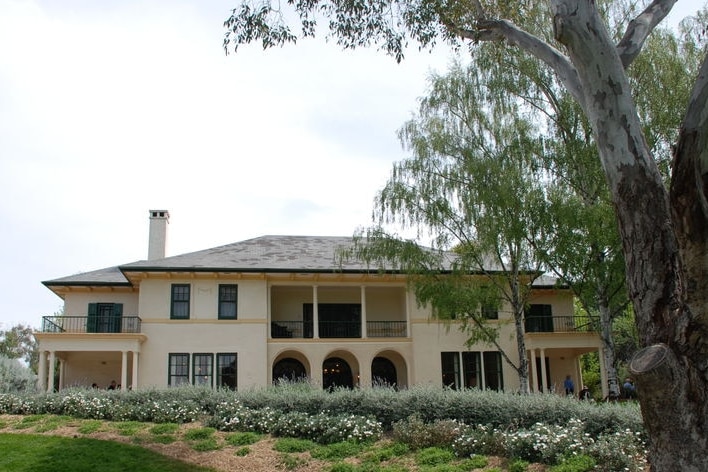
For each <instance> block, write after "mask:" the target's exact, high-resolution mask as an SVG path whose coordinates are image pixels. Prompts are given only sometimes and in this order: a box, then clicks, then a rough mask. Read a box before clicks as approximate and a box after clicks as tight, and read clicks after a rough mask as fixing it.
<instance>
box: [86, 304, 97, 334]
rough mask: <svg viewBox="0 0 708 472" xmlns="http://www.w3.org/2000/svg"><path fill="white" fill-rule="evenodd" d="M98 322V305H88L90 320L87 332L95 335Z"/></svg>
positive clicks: (87, 321)
mask: <svg viewBox="0 0 708 472" xmlns="http://www.w3.org/2000/svg"><path fill="white" fill-rule="evenodd" d="M97 321H98V303H89V304H88V318H87V319H86V332H87V333H95V332H96V327H97Z"/></svg>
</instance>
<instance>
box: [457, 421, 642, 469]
mask: <svg viewBox="0 0 708 472" xmlns="http://www.w3.org/2000/svg"><path fill="white" fill-rule="evenodd" d="M453 450H454V451H455V453H456V454H457V455H458V456H463V457H464V456H472V455H474V454H490V455H500V456H504V457H516V458H520V459H523V460H527V461H533V462H543V463H546V464H558V463H561V462H563V461H564V459H566V458H568V457H575V456H579V455H587V456H590V457H592V458H593V459H595V460H596V462H597V464H598V465H597V466H596V468H595V470H599V471H607V472H612V471H617V470H626V471H629V472H639V471H642V470H644V466H645V462H644V458H645V457H646V448H645V443H644V441H643V439H642V434H641V433H640V432H631V431H624V432H621V433H620V432H618V433H611V434H605V435H600V436H598V437H597V438H593V437H592V436H591V435H590V434H589V433H587V432H585V429H584V425H583V422H581V421H580V420H577V419H574V420H571V421H569V422H568V424H567V425H565V426H560V425H548V424H541V423H537V424H535V425H533V426H532V427H531V428H527V429H511V430H502V429H499V428H492V427H490V426H483V425H479V426H476V427H468V428H466V429H463V432H462V433H461V435H460V436H459V437H458V438H457V439H456V440H455V441H454V443H453Z"/></svg>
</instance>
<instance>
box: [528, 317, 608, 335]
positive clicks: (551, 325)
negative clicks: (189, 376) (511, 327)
mask: <svg viewBox="0 0 708 472" xmlns="http://www.w3.org/2000/svg"><path fill="white" fill-rule="evenodd" d="M524 327H525V330H526V332H527V333H594V332H598V331H599V330H600V321H599V318H598V317H595V316H575V315H573V316H527V317H526V318H525V324H524Z"/></svg>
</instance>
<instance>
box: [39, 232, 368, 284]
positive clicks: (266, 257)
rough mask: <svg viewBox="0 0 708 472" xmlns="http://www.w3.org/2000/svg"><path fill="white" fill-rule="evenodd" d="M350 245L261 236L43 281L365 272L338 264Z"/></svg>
mask: <svg viewBox="0 0 708 472" xmlns="http://www.w3.org/2000/svg"><path fill="white" fill-rule="evenodd" d="M350 244H352V238H351V237H346V236H333V237H329V236H261V237H258V238H254V239H248V240H246V241H240V242H236V243H232V244H227V245H225V246H218V247H214V248H211V249H205V250H202V251H197V252H191V253H188V254H181V255H178V256H172V257H166V258H164V259H157V260H143V261H137V262H132V263H129V264H124V265H120V266H115V267H109V268H106V269H100V270H95V271H91V272H85V273H83V274H77V275H71V276H68V277H62V278H59V279H54V280H48V281H45V282H43V283H44V285H47V286H51V285H86V284H91V285H110V284H121V283H123V284H128V280H127V279H126V278H125V276H124V275H123V273H125V272H133V271H141V272H145V271H165V270H169V271H220V272H236V271H239V272H298V271H301V272H334V271H339V270H342V271H345V272H365V271H368V268H367V266H366V265H365V264H363V263H359V262H346V263H343V264H342V265H341V266H340V264H339V262H338V261H337V258H336V252H337V250H338V249H339V248H343V247H346V246H348V245H350Z"/></svg>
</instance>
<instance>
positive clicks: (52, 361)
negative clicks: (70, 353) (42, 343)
mask: <svg viewBox="0 0 708 472" xmlns="http://www.w3.org/2000/svg"><path fill="white" fill-rule="evenodd" d="M56 360H57V357H56V353H55V352H54V351H49V379H48V384H47V392H53V391H54V370H55V369H54V364H56Z"/></svg>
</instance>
